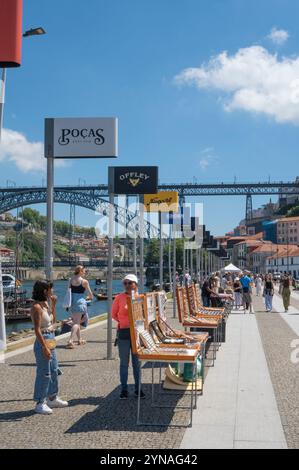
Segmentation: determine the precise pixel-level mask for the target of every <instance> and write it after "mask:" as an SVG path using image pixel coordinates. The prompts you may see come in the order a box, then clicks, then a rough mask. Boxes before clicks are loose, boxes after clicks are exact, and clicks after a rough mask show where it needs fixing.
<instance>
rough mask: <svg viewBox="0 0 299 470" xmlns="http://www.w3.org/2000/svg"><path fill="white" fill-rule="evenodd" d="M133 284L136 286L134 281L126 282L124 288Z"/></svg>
mask: <svg viewBox="0 0 299 470" xmlns="http://www.w3.org/2000/svg"><path fill="white" fill-rule="evenodd" d="M132 284H134V282H133V281H124V286H131V285H132Z"/></svg>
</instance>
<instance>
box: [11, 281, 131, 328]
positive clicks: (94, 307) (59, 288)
mask: <svg viewBox="0 0 299 470" xmlns="http://www.w3.org/2000/svg"><path fill="white" fill-rule="evenodd" d="M67 283H68V280H65V281H55V283H54V292H55V294H56V295H57V296H58V301H57V319H58V320H63V319H65V318H67V317H68V316H69V315H68V313H67V312H66V310H65V309H64V308H63V307H62V303H63V299H64V297H65V293H66V288H67ZM33 284H34V281H24V282H23V283H22V288H23V289H25V290H26V291H27V296H28V297H31V293H32V287H33ZM90 287H91V289H92V290H94V288H95V287H99V286H96V284H95V281H94V280H92V281H90ZM120 291H122V281H121V280H115V281H113V292H120ZM107 309H108V305H107V301H98V300H96V299H94V300H93V301H92V303H91V305H90V306H89V307H88V315H89V317H90V318H91V317H95V316H96V315H100V314H104V313H107ZM30 328H32V323H31V321H22V322H9V323H6V333H7V335H9V334H10V333H12V332H13V331H15V332H18V331H21V330H25V329H30Z"/></svg>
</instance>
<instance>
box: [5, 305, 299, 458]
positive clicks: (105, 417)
mask: <svg viewBox="0 0 299 470" xmlns="http://www.w3.org/2000/svg"><path fill="white" fill-rule="evenodd" d="M292 303H293V302H292ZM295 303H296V302H295ZM254 304H255V311H256V317H255V318H256V321H257V324H258V328H259V332H260V335H261V340H262V344H263V348H264V351H265V355H266V359H267V363H268V367H269V372H270V377H271V380H272V384H273V389H274V392H275V397H276V400H277V405H278V409H279V413H280V417H281V422H282V425H283V429H284V432H285V436H286V440H287V444H288V447H289V448H298V447H299V396H298V390H299V388H298V385H299V366H298V365H294V364H292V363H291V361H290V352H291V350H290V342H291V340H293V339H294V337H295V334H294V331H293V330H292V329H291V328H290V326H289V325H288V324H287V323H286V322H285V321H284V320H283V318H282V317H281V316H280V315H279V314H276V313H273V314H268V313H265V312H264V307H263V305H262V298H257V297H255V296H254ZM293 305H294V303H293ZM171 314H172V311H171V306H170V308H169V312H168V315H169V316H171ZM84 335H85V337H86V339H87V340H88V343H87V345H86V346H82V347H78V348H76V349H75V350H66V349H65V348H64V345H65V343H66V340H62V341H61V342H59V345H58V357H59V360H60V365H61V369H62V371H63V376H62V377H61V396H62V397H63V398H66V399H68V400H69V403H70V406H69V408H67V409H62V410H55V411H54V413H53V415H52V416H39V415H36V414H35V413H34V412H33V402H32V389H33V382H34V375H35V363H34V355H33V353H32V351H28V352H26V353H23V354H19V355H17V356H14V357H10V358H9V359H7V360H6V363H4V364H0V381H1V392H0V448H111V449H113V448H145V449H150V448H152V449H159V448H163V449H165V448H169V449H171V448H179V447H180V445H181V443H182V439H183V437H184V434H185V429H184V428H177V427H162V428H161V427H137V426H136V424H135V423H136V409H137V403H136V399H135V398H134V397H130V399H129V400H128V401H126V402H123V401H120V400H119V399H118V395H119V383H118V366H119V362H118V359H117V349H116V348H114V359H113V360H111V361H107V360H106V359H105V355H106V343H105V339H106V323H105V322H103V323H102V324H101V325H99V326H96V327H93V328H92V329H89V330H88V331H86V332H84ZM228 341H229V338H228ZM211 372H212V373H213V374H217V361H216V365H215V368H213V369H211ZM142 373H143V382H144V383H145V385H144V391H145V392H146V393H147V399H146V400H145V401H143V402H142V405H143V407H144V408H145V409H147V411H146V413H145V415H143V416H144V418H145V419H148V418H150V419H152V418H156V419H158V420H163V421H166V422H168V423H170V422H172V424H175V423H177V422H178V421H180V422H181V421H185V422H187V420H188V413H187V412H186V411H176V412H174V410H173V409H163V410H161V409H156V410H155V409H152V408H150V407H149V406H147V405H149V404H150V400H149V395H150V390H149V383H150V375H151V371H150V369H149V368H148V367H145V368H144V369H143V372H142ZM208 380H209V376H208ZM130 383H132V375H131V373H130ZM133 390H134V389H133V386H132V389H131V392H133ZM171 399H172V400H174V404H175V400H176V399H174V398H171ZM167 400H170V398H169V396H168V397H167ZM188 400H189V397H183V398H181V399H180V400H179V401H180V404H184V405H186V404H188ZM199 400H200V398H199ZM198 447H200V443H199V445H198Z"/></svg>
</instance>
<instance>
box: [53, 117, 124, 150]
mask: <svg viewBox="0 0 299 470" xmlns="http://www.w3.org/2000/svg"><path fill="white" fill-rule="evenodd" d="M117 156H118V120H117V118H48V119H46V120H45V157H46V158H47V157H54V158H115V157H117Z"/></svg>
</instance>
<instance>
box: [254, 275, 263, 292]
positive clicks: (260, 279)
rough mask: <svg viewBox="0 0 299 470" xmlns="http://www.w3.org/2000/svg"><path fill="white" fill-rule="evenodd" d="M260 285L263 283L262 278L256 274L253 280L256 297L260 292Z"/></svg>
mask: <svg viewBox="0 0 299 470" xmlns="http://www.w3.org/2000/svg"><path fill="white" fill-rule="evenodd" d="M262 285H263V281H262V278H261V276H260V275H259V274H258V275H257V277H256V280H255V292H256V295H257V297H259V296H260V295H261V293H262Z"/></svg>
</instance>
